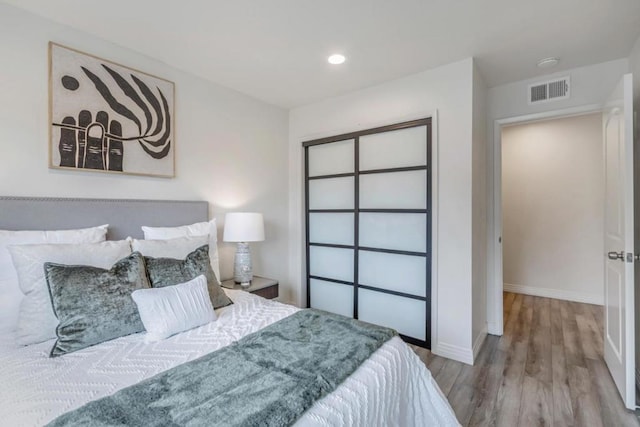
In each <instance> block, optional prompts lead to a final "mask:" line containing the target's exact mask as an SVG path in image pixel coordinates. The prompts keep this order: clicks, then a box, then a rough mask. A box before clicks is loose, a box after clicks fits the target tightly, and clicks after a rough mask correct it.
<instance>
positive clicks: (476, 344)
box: [473, 325, 487, 360]
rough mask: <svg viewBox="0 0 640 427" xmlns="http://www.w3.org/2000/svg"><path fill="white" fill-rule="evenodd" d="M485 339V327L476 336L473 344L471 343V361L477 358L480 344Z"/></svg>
mask: <svg viewBox="0 0 640 427" xmlns="http://www.w3.org/2000/svg"><path fill="white" fill-rule="evenodd" d="M486 338H487V326H486V325H485V327H484V328H483V329H482V330H481V331H480V333H479V334H478V336H477V337H476V340H475V342H474V343H473V360H476V357H478V353H479V352H480V348H481V347H482V343H484V340H485V339H486Z"/></svg>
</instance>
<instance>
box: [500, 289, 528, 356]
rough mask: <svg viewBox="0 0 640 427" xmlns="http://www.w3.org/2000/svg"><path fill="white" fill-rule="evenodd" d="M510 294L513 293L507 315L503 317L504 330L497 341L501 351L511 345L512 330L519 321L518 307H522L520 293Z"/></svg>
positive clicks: (513, 330)
mask: <svg viewBox="0 0 640 427" xmlns="http://www.w3.org/2000/svg"><path fill="white" fill-rule="evenodd" d="M511 295H514V297H513V302H512V303H511V308H510V310H509V315H508V316H504V317H503V320H504V331H503V334H502V337H501V338H500V342H499V343H498V347H499V349H500V350H502V351H507V350H508V349H509V347H510V346H511V342H512V341H513V338H514V332H515V330H516V327H517V326H518V322H519V321H521V318H520V309H521V307H522V300H523V298H522V295H520V294H517V295H516V294H511Z"/></svg>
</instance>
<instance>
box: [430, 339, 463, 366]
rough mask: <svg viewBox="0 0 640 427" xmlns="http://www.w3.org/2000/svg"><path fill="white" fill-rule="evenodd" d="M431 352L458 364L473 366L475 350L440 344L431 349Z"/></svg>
mask: <svg viewBox="0 0 640 427" xmlns="http://www.w3.org/2000/svg"><path fill="white" fill-rule="evenodd" d="M431 352H432V353H433V354H435V355H438V356H442V357H446V358H447V359H453V360H456V361H458V362H462V363H466V364H467V365H473V349H471V348H465V347H460V346H458V345H453V344H447V343H438V344H436V345H434V346H432V348H431Z"/></svg>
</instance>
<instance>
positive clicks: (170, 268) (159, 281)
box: [144, 245, 233, 308]
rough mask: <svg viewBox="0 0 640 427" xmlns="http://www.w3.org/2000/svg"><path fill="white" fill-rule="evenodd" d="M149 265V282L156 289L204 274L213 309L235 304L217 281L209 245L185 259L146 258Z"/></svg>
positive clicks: (201, 247)
mask: <svg viewBox="0 0 640 427" xmlns="http://www.w3.org/2000/svg"><path fill="white" fill-rule="evenodd" d="M144 259H145V261H146V264H147V274H148V275H149V281H150V282H151V286H152V287H154V288H162V287H165V286H173V285H177V284H180V283H184V282H188V281H189V280H191V279H195V278H196V277H198V276H200V275H201V274H203V275H204V276H205V277H206V278H207V289H208V290H209V298H211V305H213V308H220V307H224V306H227V305H229V304H233V302H232V301H231V300H230V299H229V297H227V295H226V294H225V293H224V291H223V290H222V288H221V287H220V285H219V284H218V280H217V279H216V276H215V273H214V272H213V269H212V268H211V263H210V261H209V245H204V246H200V247H199V248H198V249H196V250H195V251H193V252H191V253H190V254H189V255H187V257H186V258H185V259H182V260H181V259H173V258H152V257H145V258H144Z"/></svg>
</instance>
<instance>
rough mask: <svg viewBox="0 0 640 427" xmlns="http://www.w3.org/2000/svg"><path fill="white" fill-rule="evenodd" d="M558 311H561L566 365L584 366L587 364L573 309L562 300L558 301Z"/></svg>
mask: <svg viewBox="0 0 640 427" xmlns="http://www.w3.org/2000/svg"><path fill="white" fill-rule="evenodd" d="M560 311H561V313H562V335H563V337H564V351H565V357H566V359H567V365H570V366H580V367H582V368H586V367H587V364H586V362H585V360H584V359H585V358H584V352H583V350H582V344H581V343H580V339H581V337H580V331H579V330H578V323H577V322H576V315H575V310H574V308H573V307H572V305H571V303H569V302H567V301H562V302H561V303H560Z"/></svg>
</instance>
